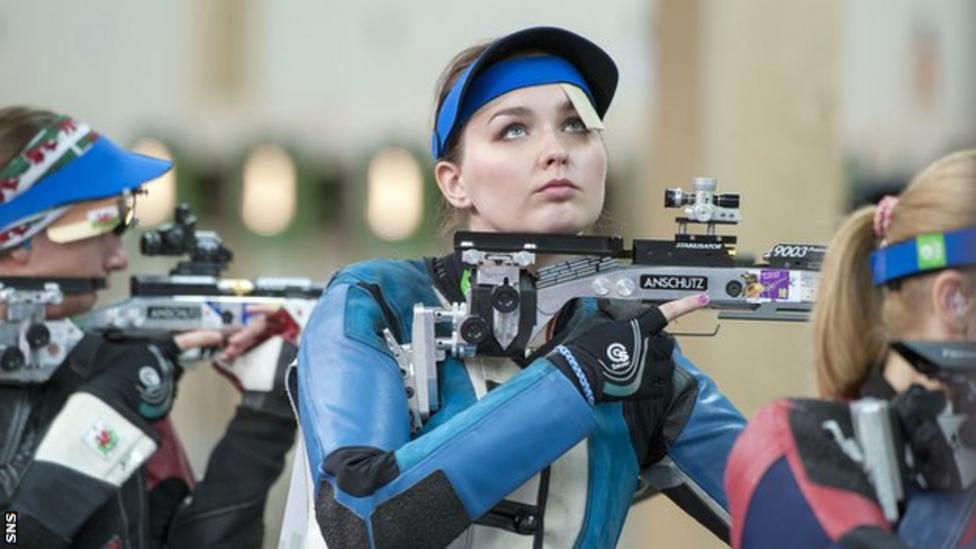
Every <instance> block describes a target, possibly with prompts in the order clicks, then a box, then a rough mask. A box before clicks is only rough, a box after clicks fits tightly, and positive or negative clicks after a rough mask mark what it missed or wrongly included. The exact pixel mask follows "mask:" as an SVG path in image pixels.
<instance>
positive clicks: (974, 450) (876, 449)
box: [824, 341, 976, 522]
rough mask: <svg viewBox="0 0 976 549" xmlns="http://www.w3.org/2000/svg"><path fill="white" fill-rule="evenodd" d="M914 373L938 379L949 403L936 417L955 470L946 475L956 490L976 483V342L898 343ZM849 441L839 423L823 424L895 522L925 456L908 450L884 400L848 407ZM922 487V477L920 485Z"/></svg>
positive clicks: (863, 402)
mask: <svg viewBox="0 0 976 549" xmlns="http://www.w3.org/2000/svg"><path fill="white" fill-rule="evenodd" d="M892 349H894V350H895V351H896V352H897V353H898V354H900V355H901V356H902V357H904V358H905V360H907V361H908V362H909V363H910V364H911V365H912V366H913V367H914V368H915V369H916V370H918V371H919V372H921V373H923V374H925V375H926V376H928V377H931V378H933V379H938V380H940V381H942V383H943V384H945V386H946V387H947V388H948V391H947V394H948V395H949V401H948V403H947V405H946V408H945V409H944V410H943V411H942V412H941V413H940V414H939V415H938V417H937V418H936V420H937V422H938V426H939V429H940V430H941V431H942V434H943V436H944V437H945V440H946V441H947V442H948V444H949V450H950V451H951V452H952V464H953V465H954V467H955V470H954V471H941V473H943V474H946V475H949V476H948V477H946V478H945V479H943V481H947V480H951V484H955V486H954V488H955V489H960V490H961V489H965V488H967V487H969V486H970V485H971V484H972V483H973V482H974V481H976V343H969V342H948V341H900V342H896V343H894V344H893V345H892ZM850 409H851V423H852V426H853V429H854V437H853V438H845V437H844V436H843V433H842V432H841V431H840V427H839V425H830V424H831V423H833V422H832V421H827V422H825V423H824V430H825V431H827V432H829V433H830V434H831V435H833V438H834V439H835V441H836V442H837V444H838V445H840V447H841V449H843V450H844V452H845V453H846V454H847V455H848V456H849V457H850V458H851V459H853V460H854V461H855V462H857V463H858V464H860V465H861V466H862V467H863V469H864V471H865V473H866V474H867V476H868V479H869V480H870V482H871V484H872V485H873V486H874V491H875V494H877V497H878V502H879V504H880V505H881V510H882V512H883V513H884V515H885V518H886V519H888V520H889V521H891V522H896V521H897V520H898V516H899V514H900V503H901V502H902V501H903V500H904V499H905V484H906V482H908V481H909V480H910V479H911V478H912V476H913V475H914V474H915V471H918V470H920V465H922V464H921V463H919V460H921V459H925V456H915V455H913V456H912V457H911V459H908V458H907V457H906V456H907V455H909V454H911V452H908V451H907V450H906V442H905V440H904V438H905V437H904V433H903V432H902V428H901V422H900V421H899V419H898V418H897V417H896V414H895V411H894V410H893V409H892V407H891V404H890V403H889V402H888V401H887V400H882V399H877V398H865V399H861V400H857V401H854V402H852V403H851V405H850ZM919 483H920V484H921V485H922V486H923V487H926V486H925V479H924V478H922V479H920V482H919Z"/></svg>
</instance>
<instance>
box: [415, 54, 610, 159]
mask: <svg viewBox="0 0 976 549" xmlns="http://www.w3.org/2000/svg"><path fill="white" fill-rule="evenodd" d="M474 66H475V64H472V66H471V67H468V69H466V70H465V71H464V72H463V73H462V74H461V76H460V77H459V78H458V79H457V81H456V82H455V83H454V85H453V86H452V87H451V90H450V91H449V92H448V94H447V96H446V97H445V98H444V102H443V103H442V104H441V108H440V110H439V111H438V113H437V124H436V126H435V128H434V134H433V135H432V136H431V143H430V149H431V154H433V156H434V158H435V159H436V158H440V157H441V155H442V154H443V153H444V147H445V145H446V144H447V142H448V140H449V139H451V137H452V136H453V134H454V132H456V131H458V130H459V129H460V128H461V127H463V126H464V124H465V123H466V122H467V121H468V119H469V118H471V116H472V115H473V114H474V113H475V112H476V111H477V110H478V109H480V108H481V107H483V106H484V105H485V104H487V103H489V102H491V101H492V100H493V99H496V98H498V97H501V96H502V95H504V94H506V93H508V92H510V91H513V90H518V89H521V88H528V87H531V86H541V85H545V84H565V85H568V86H563V89H564V90H566V92H567V96H569V99H570V101H572V103H573V107H574V108H576V111H577V112H578V113H579V114H580V117H581V118H582V119H583V122H584V124H586V126H587V127H588V128H591V129H603V128H602V123H600V124H599V125H597V124H596V121H599V116H598V115H597V114H596V110H595V108H594V107H593V105H594V99H593V93H592V92H591V91H590V87H589V85H588V84H587V83H586V80H585V79H584V78H583V75H581V74H580V72H579V71H578V70H577V69H576V67H575V66H574V65H573V64H572V63H570V62H569V61H567V60H565V59H563V58H562V57H557V56H554V55H533V56H528V57H516V58H512V59H506V60H504V61H499V62H498V63H495V64H494V65H491V66H490V67H488V68H487V69H485V70H483V71H482V72H480V73H478V74H477V75H475V77H474V79H473V80H472V81H471V82H468V79H469V76H470V72H471V69H472V67H474ZM570 86H571V87H574V88H577V89H578V90H581V91H582V94H579V93H574V92H571V91H570V90H571V89H572V88H571V87H570ZM581 95H582V97H585V98H586V99H587V101H586V102H583V101H581Z"/></svg>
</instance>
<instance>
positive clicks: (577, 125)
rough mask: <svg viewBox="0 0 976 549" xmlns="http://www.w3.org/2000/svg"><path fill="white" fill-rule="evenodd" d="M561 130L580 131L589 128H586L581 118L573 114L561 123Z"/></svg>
mask: <svg viewBox="0 0 976 549" xmlns="http://www.w3.org/2000/svg"><path fill="white" fill-rule="evenodd" d="M563 131H567V132H572V133H582V132H587V131H589V130H588V129H587V128H586V124H584V123H583V121H582V120H580V119H579V118H578V117H575V116H574V117H572V118H570V119H569V120H567V121H566V122H564V123H563Z"/></svg>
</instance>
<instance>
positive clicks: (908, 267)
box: [871, 227, 976, 286]
mask: <svg viewBox="0 0 976 549" xmlns="http://www.w3.org/2000/svg"><path fill="white" fill-rule="evenodd" d="M971 265H976V227H967V228H965V229H959V230H956V231H950V232H947V233H933V234H923V235H919V236H917V237H915V238H913V239H912V240H907V241H905V242H899V243H897V244H892V245H890V246H885V247H884V248H881V249H880V250H876V251H875V252H874V253H872V254H871V272H872V273H873V274H874V285H875V286H881V285H883V284H887V283H888V282H891V281H893V280H898V279H899V278H905V277H907V276H912V275H916V274H921V273H926V272H929V271H937V270H939V269H948V268H952V267H966V266H971Z"/></svg>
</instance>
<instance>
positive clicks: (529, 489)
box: [449, 357, 589, 549]
mask: <svg viewBox="0 0 976 549" xmlns="http://www.w3.org/2000/svg"><path fill="white" fill-rule="evenodd" d="M465 367H466V369H467V372H468V377H469V378H470V379H471V385H472V386H473V387H474V391H475V396H477V398H478V399H479V400H480V399H481V398H483V397H484V396H485V394H487V393H488V387H489V386H494V385H495V384H501V383H504V382H505V381H507V380H508V379H509V378H511V377H512V376H514V375H515V374H517V373H518V372H519V371H520V369H519V367H518V365H516V364H515V363H514V362H512V361H511V360H508V359H504V358H486V357H476V358H471V359H467V360H465ZM498 451H500V452H504V451H505V448H498ZM588 467H589V455H588V452H587V441H586V440H583V441H581V442H580V443H579V444H577V445H576V446H574V447H573V448H571V449H570V450H569V451H568V452H566V453H565V454H563V455H562V456H561V457H560V458H559V459H558V460H556V461H555V462H553V464H552V465H551V466H550V473H549V492H548V496H547V498H546V504H545V514H544V517H545V519H544V523H543V525H544V528H545V533H544V536H543V541H544V545H543V546H544V547H546V548H557V547H559V548H563V547H572V546H573V544H574V543H575V542H576V538H577V536H578V535H579V531H580V528H581V527H582V525H583V517H584V515H585V512H586V496H587V483H588V480H589V472H588ZM539 481H540V475H538V474H537V475H535V476H533V477H532V478H530V479H529V480H528V481H527V482H526V483H525V484H523V485H522V486H520V487H518V488H517V489H516V490H515V491H513V492H512V493H510V494H509V495H508V496H506V497H505V499H507V500H509V501H517V502H521V503H526V504H529V505H537V503H538V502H537V499H538V496H539ZM534 542H535V539H534V536H527V535H522V534H516V533H513V532H509V531H507V530H502V529H501V528H490V527H487V526H481V525H478V524H475V525H473V526H471V527H470V528H468V529H467V530H465V531H464V533H463V534H461V535H460V536H459V537H458V538H457V539H456V540H454V542H452V543H451V545H450V546H449V547H450V549H467V548H478V549H480V548H483V547H488V548H495V547H498V548H502V547H504V548H512V549H521V548H526V549H531V548H532V546H533V543H534Z"/></svg>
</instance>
